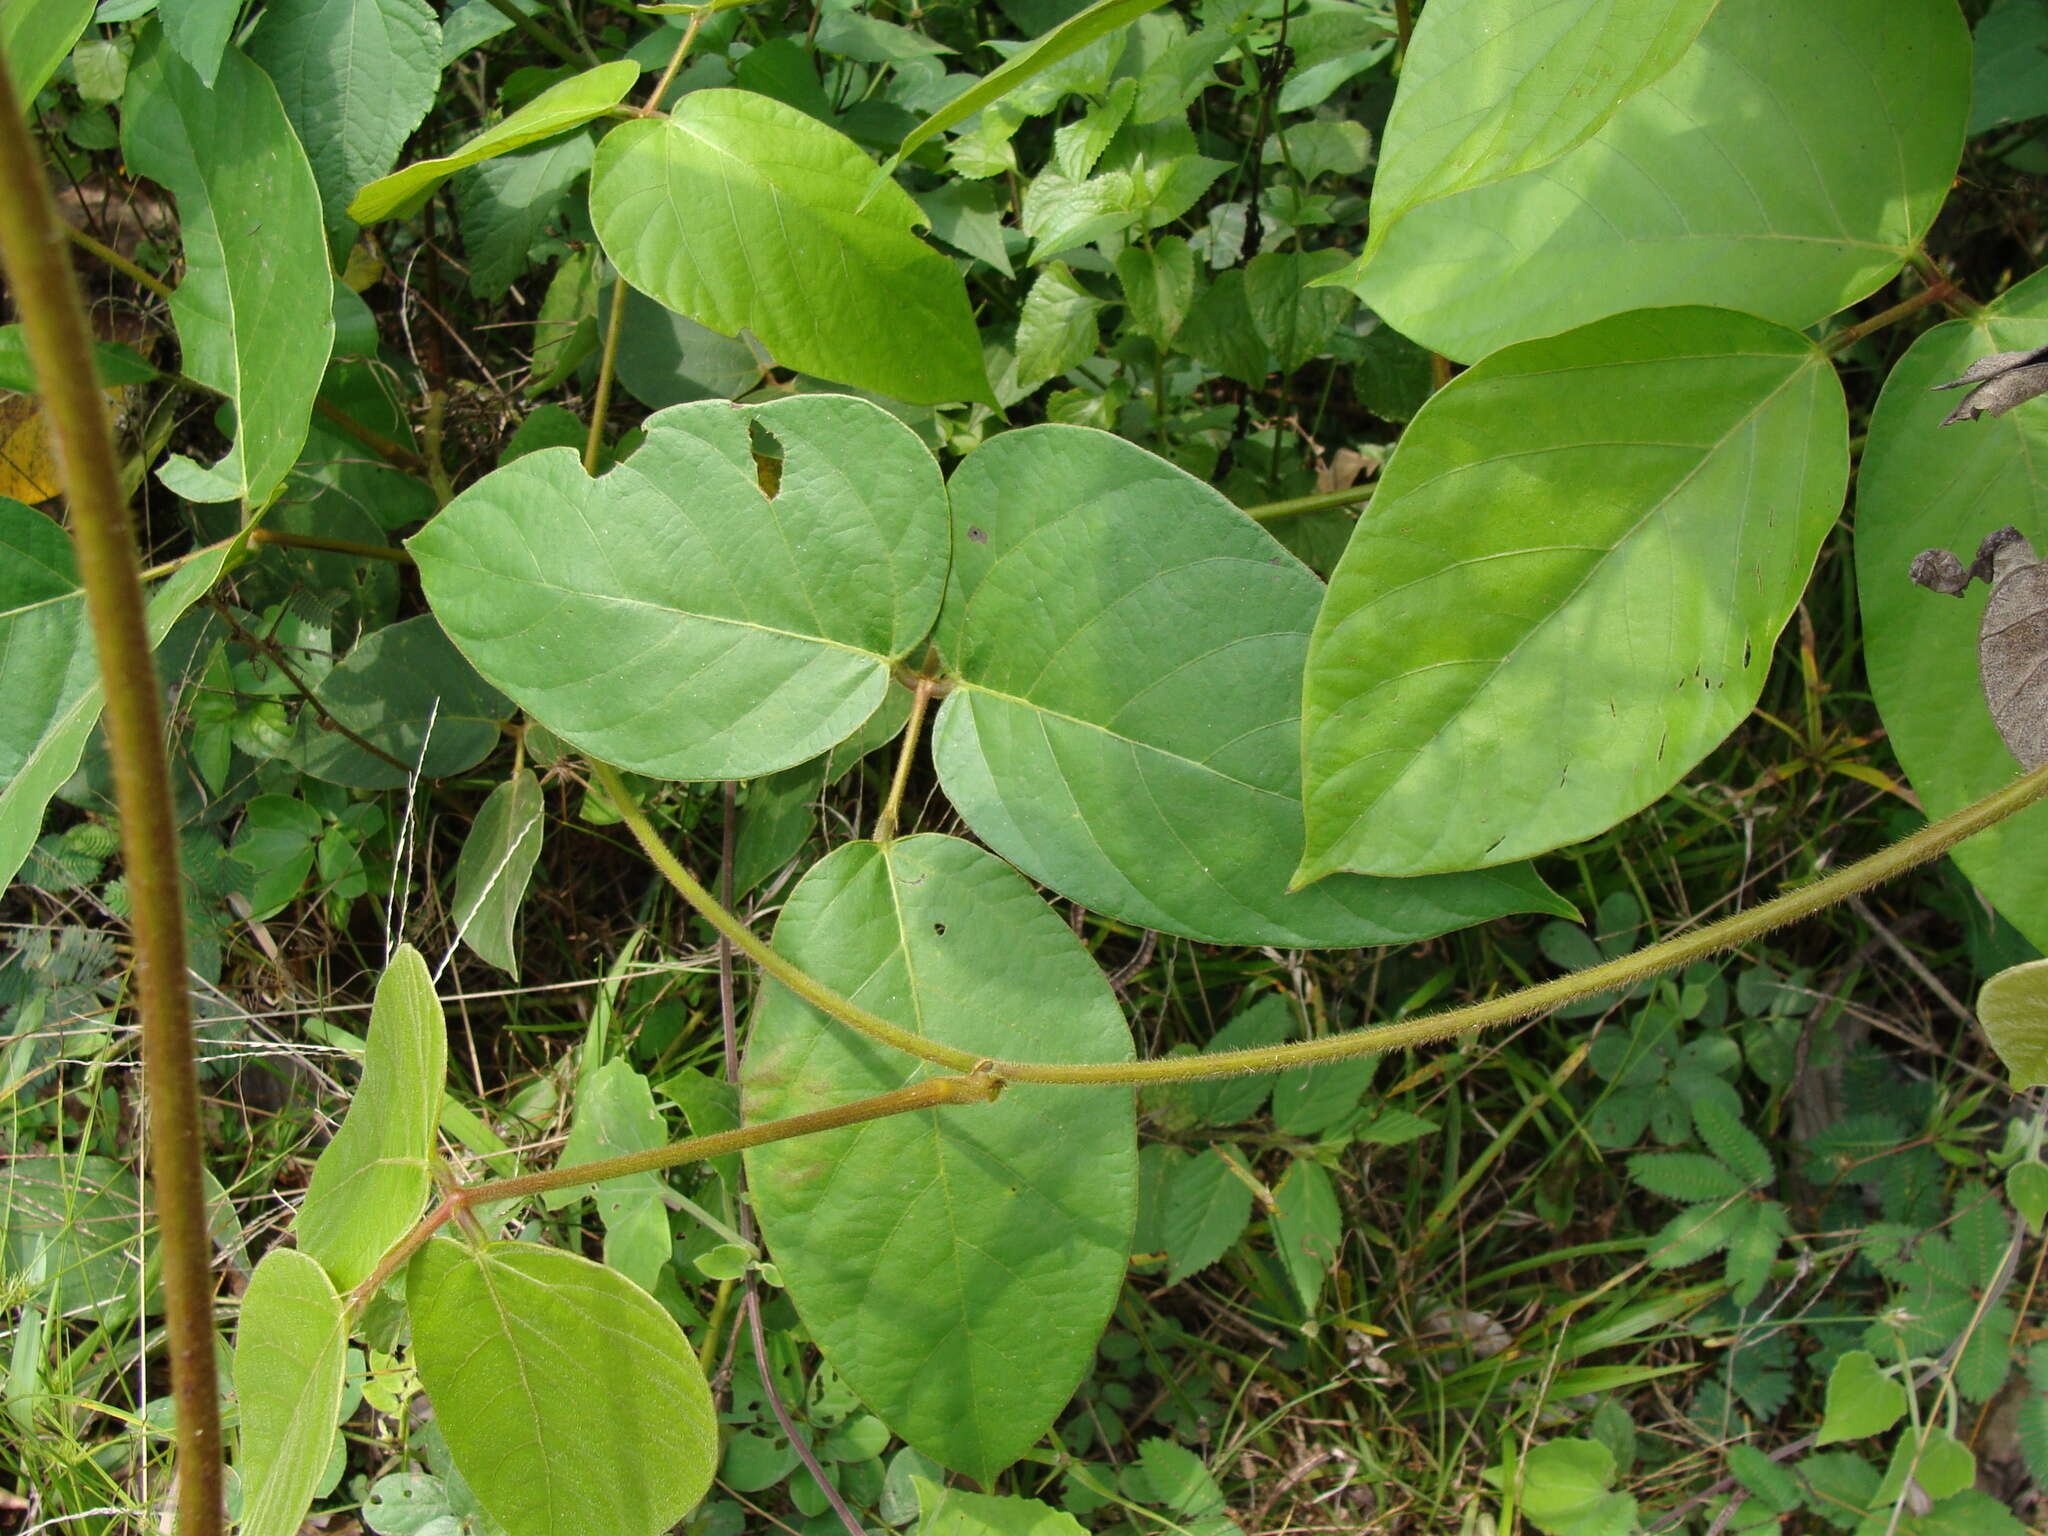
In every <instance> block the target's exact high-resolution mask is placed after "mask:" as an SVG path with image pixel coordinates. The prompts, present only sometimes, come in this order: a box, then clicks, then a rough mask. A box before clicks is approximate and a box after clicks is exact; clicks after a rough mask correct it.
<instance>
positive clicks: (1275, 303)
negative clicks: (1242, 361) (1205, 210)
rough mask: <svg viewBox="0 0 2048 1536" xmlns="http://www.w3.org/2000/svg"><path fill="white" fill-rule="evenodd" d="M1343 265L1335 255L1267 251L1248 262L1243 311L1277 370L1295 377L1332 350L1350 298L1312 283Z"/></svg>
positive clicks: (1349, 303)
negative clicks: (1246, 313)
mask: <svg viewBox="0 0 2048 1536" xmlns="http://www.w3.org/2000/svg"><path fill="white" fill-rule="evenodd" d="M1343 264H1344V258H1343V256H1342V255H1341V254H1340V253H1339V252H1336V251H1290V252H1287V253H1285V254H1282V253H1280V252H1278V251H1268V252H1266V253H1265V254H1263V255H1260V256H1254V257H1253V258H1252V259H1251V260H1250V261H1249V262H1247V263H1246V264H1245V269H1244V299H1245V307H1246V308H1247V309H1248V310H1250V311H1251V319H1252V328H1253V330H1255V331H1256V332H1257V333H1258V337H1259V340H1261V341H1263V342H1264V343H1265V344H1266V351H1267V352H1268V353H1269V354H1270V356H1271V359H1272V366H1273V368H1274V370H1275V371H1276V372H1279V373H1292V372H1293V371H1294V370H1295V369H1297V368H1299V367H1300V366H1301V365H1302V364H1303V363H1305V362H1307V361H1308V360H1309V359H1310V358H1312V357H1316V356H1319V355H1320V354H1321V353H1323V352H1324V351H1325V350H1327V349H1328V347H1329V344H1330V337H1331V336H1332V335H1333V334H1334V333H1335V331H1336V329H1337V325H1338V322H1339V321H1341V320H1342V319H1343V318H1344V316H1345V315H1346V314H1347V313H1349V311H1350V309H1351V296H1350V295H1349V294H1347V293H1343V292H1340V291H1337V290H1334V289H1329V288H1315V287H1311V286H1310V284H1312V283H1313V282H1314V281H1315V280H1316V279H1317V278H1319V277H1322V276H1324V275H1325V274H1327V273H1329V272H1333V271H1335V270H1336V269H1337V268H1338V267H1340V266H1342V265H1343Z"/></svg>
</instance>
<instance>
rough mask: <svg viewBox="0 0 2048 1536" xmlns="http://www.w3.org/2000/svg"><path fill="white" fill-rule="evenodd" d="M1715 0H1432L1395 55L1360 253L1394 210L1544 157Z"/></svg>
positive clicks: (1561, 150) (1676, 53)
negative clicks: (1516, 0)
mask: <svg viewBox="0 0 2048 1536" xmlns="http://www.w3.org/2000/svg"><path fill="white" fill-rule="evenodd" d="M1717 3H1718V0H1647V3H1630V4H1617V3H1615V0H1580V3H1577V4H1569V5H1537V6H1527V7H1523V8H1521V9H1519V10H1510V11H1505V12H1504V11H1502V9H1501V8H1500V6H1499V4H1498V0H1434V3H1432V4H1431V5H1430V6H1429V7H1428V8H1427V9H1426V10H1424V11H1423V13H1422V17H1421V19H1420V21H1418V22H1417V23H1416V27H1415V32H1414V35H1413V37H1412V38H1411V39H1410V40H1409V44H1408V55H1407V59H1406V61H1405V62H1404V63H1403V64H1402V66H1401V89H1400V90H1399V91H1398V92H1397V93H1396V94H1395V97H1394V108H1393V111H1392V113H1391V114H1389V116H1388V118H1387V127H1386V133H1385V136H1384V138H1383V139H1382V141H1381V145H1380V161H1379V167H1378V169H1377V170H1376V171H1375V172H1374V173H1373V183H1372V213H1371V218H1370V220H1369V223H1368V227H1369V229H1370V231H1371V236H1370V238H1369V239H1368V241H1367V243H1366V255H1367V258H1368V259H1370V257H1371V255H1372V254H1373V252H1374V251H1376V250H1377V249H1378V248H1379V247H1380V246H1381V245H1383V244H1384V243H1385V242H1386V238H1387V235H1388V233H1389V232H1390V231H1391V230H1392V229H1393V228H1394V227H1395V226H1396V225H1397V224H1398V223H1399V222H1400V220H1401V218H1402V216H1403V215H1405V214H1407V213H1409V212H1410V211H1412V210H1413V209H1415V208H1417V207H1419V206H1420V205H1422V204H1424V203H1428V202H1434V201H1436V200H1437V199H1440V198H1446V197H1451V196H1453V195H1455V194H1456V193H1459V192H1468V191H1471V190H1472V189H1473V188H1475V187H1483V186H1486V185H1488V184H1490V183H1493V182H1498V181H1505V180H1507V179H1508V178H1509V177H1511V176H1516V175H1519V174H1521V173H1522V172H1524V171H1531V170H1535V169H1536V168H1537V167H1539V166H1544V165H1548V164H1550V163H1551V162H1552V161H1554V160H1556V159H1558V158H1559V157H1560V156H1562V155H1564V154H1566V153H1568V152H1570V151H1571V150H1573V149H1575V148H1577V147H1578V146H1579V145H1581V144H1583V143H1585V142H1586V140H1587V139H1589V138H1591V137H1592V136H1593V134H1594V133H1596V132H1597V131H1598V130H1599V129H1600V127H1601V126H1602V125H1603V124H1604V123H1606V122H1607V120H1608V119H1609V118H1611V117H1613V116H1614V114H1615V112H1616V111H1617V110H1618V109H1619V108H1620V107H1621V105H1622V104H1623V103H1624V102H1626V101H1627V100H1628V99H1629V98H1630V97H1631V96H1633V95H1635V94H1636V93H1637V92H1638V91H1640V90H1642V89H1643V88H1644V87H1645V86H1647V85H1650V84H1651V83H1652V82H1654V81H1655V80H1657V79H1658V77H1660V76H1661V75H1663V74H1664V73H1666V72H1667V71H1668V70H1669V69H1670V68H1671V67H1672V66H1673V65H1674V64H1676V63H1677V62H1678V61H1679V58H1680V57H1681V56H1682V55H1683V54H1684V53H1685V51H1686V50H1687V49H1688V48H1690V47H1691V46H1692V44H1693V39H1695V38H1696V37H1698V36H1699V33H1700V28H1701V27H1702V26H1704V25H1705V24H1706V21H1707V18H1708V16H1709V15H1711V14H1712V13H1713V10H1714V7H1715V5H1716V4H1717Z"/></svg>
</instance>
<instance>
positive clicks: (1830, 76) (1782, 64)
mask: <svg viewBox="0 0 2048 1536" xmlns="http://www.w3.org/2000/svg"><path fill="white" fill-rule="evenodd" d="M1478 9H1481V10H1485V9H1486V8H1485V7H1479V8H1478ZM1599 9H1600V10H1601V11H1605V10H1606V9H1607V8H1606V7H1605V6H1602V7H1600V8H1599ZM1628 9H1629V10H1630V11H1633V12H1636V13H1637V14H1639V15H1640V14H1642V13H1644V12H1645V10H1646V8H1645V7H1642V6H1631V7H1628ZM1655 9H1657V10H1659V11H1662V10H1663V9H1664V6H1663V5H1662V4H1661V3H1660V4H1659V5H1658V6H1656V7H1655ZM1685 9H1686V10H1687V11H1688V12H1690V11H1693V10H1696V7H1690V6H1688V7H1686V8H1685ZM1539 11H1540V12H1541V13H1542V14H1541V15H1538V14H1537V13H1538V12H1539ZM1574 12H1577V13H1580V14H1590V13H1589V7H1588V6H1587V5H1586V4H1583V3H1581V4H1574V5H1554V6H1544V7H1538V8H1536V9H1535V10H1532V11H1530V12H1529V16H1530V17H1531V20H1529V21H1528V22H1527V23H1525V26H1526V27H1527V28H1528V30H1529V31H1530V33H1531V35H1534V34H1535V33H1536V32H1537V31H1538V30H1539V29H1541V28H1544V27H1545V26H1546V25H1547V24H1546V22H1545V20H1544V18H1545V17H1549V16H1558V17H1563V16H1568V15H1570V14H1572V13H1574ZM1427 14H1428V13H1425V15H1427ZM1672 14H1673V15H1674V16H1675V15H1677V14H1678V13H1677V12H1673V13H1672ZM1617 25H1619V23H1617ZM1673 35H1676V34H1675V33H1674V34H1673ZM1656 56H1657V55H1656V54H1655V53H1654V52H1653V53H1652V54H1649V55H1645V57H1647V58H1652V59H1654V58H1655V57H1656ZM1631 77H1635V72H1634V71H1631V72H1630V75H1629V76H1628V77H1625V78H1631ZM1410 79H1411V77H1409V76H1407V75H1405V74H1404V77H1403V91H1404V93H1406V92H1409V91H1412V90H1415V89H1419V88H1422V87H1417V86H1414V85H1411V83H1410ZM1435 85H1436V82H1435V81H1431V80H1425V81H1424V87H1428V86H1435ZM1481 88H1482V89H1483V84H1482V87H1481ZM1969 101H1970V39H1969V32H1968V29H1967V28H1966V27H1965V26H1964V24H1963V19H1962V16H1961V15H1960V14H1959V13H1958V12H1957V10H1956V7H1955V5H1954V3H1953V0H1886V3H1885V4H1884V5H1882V6H1879V7H1875V8H1873V7H1871V6H1870V5H1868V4H1867V3H1866V0H1807V3H1805V4H1802V5H1799V6H1796V7H1794V8H1792V9H1790V10H1785V9H1782V8H1781V7H1779V6H1778V5H1777V3H1776V0H1721V3H1720V5H1719V6H1718V7H1716V8H1715V10H1714V14H1713V16H1712V17H1711V19H1709V20H1708V21H1707V23H1706V26H1705V27H1704V28H1703V29H1702V30H1701V31H1700V33H1699V37H1698V40H1697V41H1696V42H1695V43H1694V44H1693V46H1692V47H1691V48H1689V49H1687V50H1686V51H1685V53H1684V55H1683V57H1681V58H1680V59H1679V61H1678V62H1677V63H1676V64H1675V65H1673V66H1672V67H1671V68H1670V69H1669V70H1668V72H1666V73H1665V74H1663V75H1662V77H1661V78H1658V79H1655V80H1654V81H1652V82H1651V83H1649V84H1647V85H1643V86H1642V87H1641V88H1640V89H1638V90H1636V91H1635V93H1634V94H1633V95H1631V96H1629V97H1628V98H1627V99H1626V100H1625V101H1622V102H1621V104H1620V106H1619V109H1618V110H1615V111H1613V112H1612V115H1611V116H1609V117H1607V119H1606V120H1605V121H1604V122H1602V123H1600V124H1599V126H1598V127H1597V128H1596V129H1595V131H1594V132H1593V134H1592V136H1591V137H1590V138H1587V139H1585V140H1584V141H1583V142H1581V143H1579V144H1578V145H1577V147H1576V148H1573V149H1571V150H1569V152H1567V153H1565V154H1563V155H1561V156H1560V157H1558V158H1556V159H1553V160H1551V161H1550V162H1549V163H1547V164H1544V165H1540V166H1538V167H1536V168H1534V169H1531V170H1525V171H1523V172H1522V173H1521V174H1520V175H1516V176H1511V177H1509V178H1508V179H1506V180H1503V181H1493V182H1488V183H1483V184H1479V185H1475V186H1473V187H1471V188H1469V189H1468V190H1464V191H1460V192H1457V193H1455V194H1453V195H1451V196H1447V197H1442V198H1439V199H1437V200H1436V201H1433V202H1429V203H1425V204H1421V205H1419V206H1413V207H1411V208H1410V209H1409V211H1408V212H1407V213H1406V215H1405V216H1404V217H1402V218H1400V219H1399V220H1398V222H1396V223H1395V224H1394V226H1393V228H1392V230H1391V231H1390V232H1389V233H1387V234H1386V235H1385V236H1384V237H1383V239H1382V241H1381V243H1380V244H1379V245H1378V247H1377V248H1376V250H1375V251H1374V253H1373V255H1372V257H1371V259H1370V260H1369V261H1364V262H1362V263H1361V265H1360V266H1358V267H1354V268H1353V269H1352V271H1351V272H1350V273H1348V274H1345V275H1344V276H1343V277H1342V278H1341V279H1340V280H1342V281H1346V282H1348V283H1349V285H1350V286H1351V287H1352V288H1353V289H1354V290H1355V291H1356V292H1357V293H1358V294H1359V296H1360V297H1361V298H1363V299H1364V300H1365V301H1366V303H1367V304H1369V305H1371V306H1372V308H1373V309H1374V311H1375V312H1377V313H1378V314H1380V315H1382V316H1384V317H1385V318H1386V319H1387V320H1388V322H1389V323H1391V324H1393V325H1394V326H1396V327H1398V328H1399V329H1400V330H1402V331H1404V332H1406V333H1407V334H1408V335H1409V336H1412V337H1413V338H1415V339H1416V340H1417V341H1419V342H1421V343H1423V344H1424V345H1425V346H1428V347H1430V348H1433V349H1434V350H1436V351H1438V352H1442V353H1444V354H1446V355H1447V356H1450V357H1453V358H1456V359H1458V360H1460V361H1467V362H1469V361H1471V360H1473V359H1475V358H1478V357H1481V356H1483V355H1484V354H1486V353H1488V352H1491V351H1493V350H1495V349H1496V348H1499V347H1502V346H1506V345H1508V344H1509V343H1511V342H1517V341H1523V340H1526V339H1528V338H1529V337H1532V336H1542V335H1547V334H1549V333H1551V332H1555V331H1561V330H1564V329H1567V328H1568V327H1571V326H1576V325H1582V324H1584V323H1586V322H1587V321H1589V320H1593V319H1596V318H1598V317H1599V316H1601V315H1608V314H1614V313H1616V312H1618V311H1621V310H1627V309H1639V308H1650V307H1654V306H1659V305H1667V304H1718V305H1726V306H1728V307H1730V308H1734V309H1742V310H1747V311H1750V312H1751V313H1754V314H1757V315H1761V316H1763V317H1764V318H1766V319H1770V320H1775V321H1777V322H1778V323H1780V324H1781V325H1786V326H1792V327H1803V326H1807V325H1811V324H1813V323H1814V322H1815V321H1816V320H1820V319H1823V318H1825V317H1826V316H1828V315H1830V314H1832V313H1834V312H1835V311H1836V310H1838V309H1841V308H1842V307H1843V306H1845V305H1847V304H1849V303H1852V302H1853V301H1855V300H1856V299H1859V298H1861V297H1863V296H1864V295H1865V294H1868V293H1870V292H1872V291H1873V290H1875V289H1876V288H1877V287H1878V286H1879V285H1880V284H1881V283H1883V282H1884V281H1885V280H1886V279H1887V278H1889V277H1890V276H1891V275H1892V274H1893V273H1894V272H1896V271H1897V270H1898V269H1899V266H1900V264H1901V263H1902V262H1903V261H1905V259H1906V258H1907V256H1908V254H1909V253H1910V252H1911V251H1913V250H1914V249H1915V247H1916V246H1917V244H1918V242H1919V240H1920V238H1921V236H1922V235H1924V234H1925V233H1926V231H1927V228H1928V226H1929V225H1930V224H1931V223H1932V222H1933V219H1934V214H1935V211H1936V210H1937V209H1938V208H1940V206H1941V204H1942V201H1943V199H1944V198H1945V197H1946V196H1947V195H1948V189H1949V184H1950V182H1951V180H1952V179H1953V178H1954V175H1955V171H1956V162H1957V158H1958V155H1959V154H1960V152H1961V148H1962V137H1963V118H1964V115H1965V114H1966V113H1967V111H1968V109H1969ZM1417 110H1419V109H1417ZM1480 110H1483V107H1482V108H1480ZM1583 115H1584V114H1582V113H1581V112H1580V111H1579V110H1578V109H1576V108H1573V107H1570V106H1561V108H1560V115H1559V119H1558V120H1559V121H1560V122H1569V121H1572V120H1573V119H1575V118H1583ZM1458 126H1459V125H1458V124H1457V122H1456V121H1455V120H1452V119H1449V118H1447V119H1446V126H1445V131H1446V132H1447V133H1449V134H1453V135H1454V134H1455V133H1456V132H1457V130H1458ZM1391 131H1392V124H1391V123H1390V124H1389V132H1390V135H1391ZM1502 142H1503V143H1509V142H1511V140H1508V139H1504V140H1503V141H1502ZM1378 205H1379V194H1378V191H1377V189H1375V208H1376V209H1377V207H1378Z"/></svg>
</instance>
